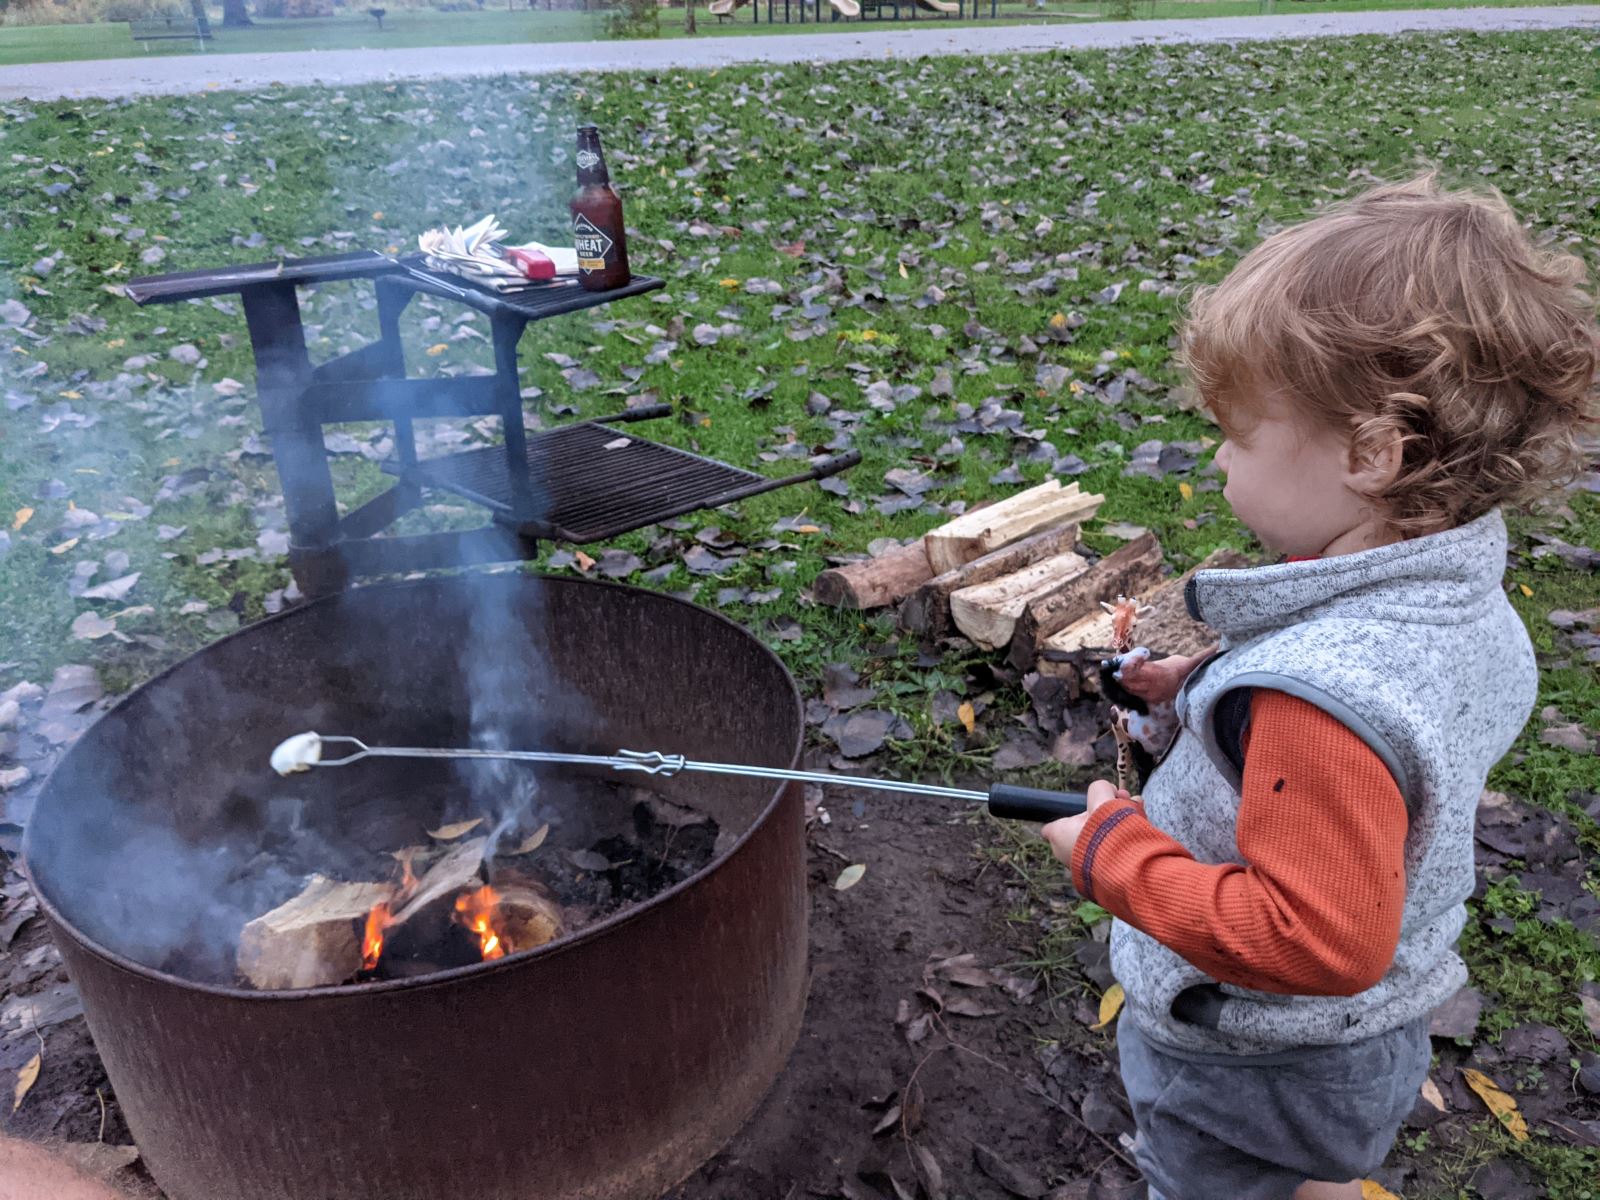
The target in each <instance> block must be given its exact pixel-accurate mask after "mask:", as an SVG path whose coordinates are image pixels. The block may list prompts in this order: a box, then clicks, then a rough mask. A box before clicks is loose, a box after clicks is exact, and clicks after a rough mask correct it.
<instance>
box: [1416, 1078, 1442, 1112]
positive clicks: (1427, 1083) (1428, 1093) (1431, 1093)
mask: <svg viewBox="0 0 1600 1200" xmlns="http://www.w3.org/2000/svg"><path fill="white" fill-rule="evenodd" d="M1422 1098H1423V1099H1424V1100H1426V1101H1427V1102H1428V1103H1429V1104H1431V1105H1433V1107H1434V1108H1436V1109H1438V1110H1439V1111H1440V1112H1446V1111H1448V1109H1447V1106H1446V1105H1445V1102H1444V1093H1443V1092H1441V1091H1440V1090H1439V1085H1438V1084H1437V1083H1435V1082H1434V1081H1433V1077H1432V1076H1431V1075H1430V1076H1429V1077H1428V1078H1427V1079H1424V1080H1423V1081H1422Z"/></svg>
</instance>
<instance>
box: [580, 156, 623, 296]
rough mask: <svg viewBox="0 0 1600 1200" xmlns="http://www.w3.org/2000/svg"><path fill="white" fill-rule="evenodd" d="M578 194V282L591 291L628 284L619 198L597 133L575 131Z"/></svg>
mask: <svg viewBox="0 0 1600 1200" xmlns="http://www.w3.org/2000/svg"><path fill="white" fill-rule="evenodd" d="M577 157H578V194H577V195H575V196H574V197H573V198H572V236H573V240H574V243H575V244H576V246H577V250H578V282H580V283H582V284H583V286H584V287H586V288H588V289H589V290H590V291H591V292H599V291H605V290H606V289H607V288H617V287H621V286H622V285H623V284H625V283H627V282H628V278H629V276H628V235H627V234H626V233H625V232H624V231H623V228H622V199H621V197H619V196H618V195H617V193H616V190H615V189H614V188H613V187H612V186H611V176H610V175H609V174H608V173H607V171H606V160H605V155H603V154H602V153H601V152H600V131H599V130H598V129H596V128H595V127H594V126H593V125H584V126H581V127H580V128H579V129H578V156H577Z"/></svg>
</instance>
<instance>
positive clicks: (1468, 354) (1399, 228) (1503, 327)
mask: <svg viewBox="0 0 1600 1200" xmlns="http://www.w3.org/2000/svg"><path fill="white" fill-rule="evenodd" d="M1585 282H1586V278H1585V270H1584V266H1583V263H1582V262H1581V261H1580V260H1579V259H1578V258H1577V257H1576V256H1574V255H1572V254H1567V253H1562V252H1559V251H1551V250H1543V249H1540V248H1538V247H1537V246H1535V245H1534V243H1533V240H1532V239H1531V238H1530V237H1529V236H1528V234H1527V232H1526V231H1524V230H1523V228H1522V227H1521V225H1520V224H1519V223H1518V221H1517V218H1516V214H1515V213H1513V212H1512V211H1511V207H1510V206H1509V205H1508V204H1507V203H1506V202H1505V200H1504V199H1503V198H1502V197H1501V196H1500V195H1499V193H1497V192H1474V191H1449V190H1445V189H1443V188H1441V187H1440V185H1439V181H1438V178H1437V176H1436V175H1434V174H1433V173H1431V172H1430V173H1428V174H1425V175H1422V176H1419V177H1418V178H1415V179H1412V180H1410V181H1408V182H1405V183H1397V184H1390V185H1387V186H1383V187H1378V188H1374V189H1372V190H1371V191H1368V192H1365V193H1363V194H1362V195H1360V196H1357V197H1355V198H1354V199H1352V200H1348V201H1346V202H1344V203H1342V204H1339V205H1337V206H1335V207H1333V208H1330V209H1329V210H1328V211H1327V212H1325V213H1323V214H1321V215H1319V216H1317V217H1315V218H1313V219H1312V220H1309V221H1307V222H1305V223H1304V224H1301V225H1296V226H1293V227H1291V228H1288V229H1284V230H1281V231H1280V232H1278V233H1275V234H1273V235H1272V236H1271V237H1269V238H1268V239H1267V240H1266V241H1264V242H1262V243H1261V244H1260V245H1259V246H1257V247H1256V248H1255V249H1254V250H1252V251H1250V253H1249V254H1247V255H1246V256H1245V257H1244V259H1243V260H1242V261H1241V262H1240V263H1239V265H1238V266H1237V267H1236V268H1235V269H1234V270H1233V271H1232V272H1231V273H1230V274H1229V275H1228V276H1227V278H1226V279H1224V280H1223V281H1222V282H1221V283H1220V284H1217V285H1216V286H1214V287H1206V288H1201V289H1199V290H1198V291H1197V293H1196V294H1195V296H1194V298H1193V301H1192V303H1191V305H1190V309H1189V316H1188V319H1187V321H1186V322H1185V324H1184V328H1183V331H1182V337H1181V357H1182V362H1183V365H1184V367H1185V369H1186V370H1187V372H1188V374H1189V376H1190V378H1191V380H1192V381H1193V383H1194V385H1195V387H1196V389H1197V390H1198V392H1199V394H1200V398H1201V399H1202V400H1203V401H1204V402H1205V404H1206V405H1207V407H1208V408H1209V409H1210V410H1211V412H1212V413H1213V415H1215V416H1216V418H1217V420H1218V422H1219V424H1221V426H1222V428H1223V429H1224V430H1225V431H1227V432H1229V433H1230V435H1237V434H1239V433H1244V434H1245V435H1246V436H1247V435H1248V426H1249V422H1250V419H1251V417H1252V416H1253V415H1254V414H1253V413H1252V412H1251V411H1249V400H1248V398H1249V397H1251V396H1261V395H1264V394H1270V393H1277V394H1280V395H1283V396H1285V397H1286V398H1287V399H1288V400H1289V401H1290V402H1291V404H1292V407H1293V409H1294V410H1295V411H1296V412H1297V413H1302V414H1304V415H1305V416H1306V417H1308V418H1310V419H1311V420H1312V421H1314V422H1315V423H1316V424H1318V425H1320V426H1322V427H1324V428H1329V429H1333V430H1336V431H1339V432H1341V433H1343V434H1346V435H1348V436H1349V437H1350V440H1351V449H1352V453H1353V454H1355V455H1357V456H1362V455H1363V454H1365V453H1367V452H1370V451H1371V450H1373V449H1376V448H1378V447H1382V446H1384V445H1387V444H1390V443H1391V442H1392V441H1393V439H1395V438H1397V437H1398V439H1399V441H1400V445H1401V447H1402V456H1401V468H1400V473H1399V476H1398V477H1397V478H1396V479H1395V481H1394V483H1393V484H1392V485H1391V486H1390V487H1388V488H1386V489H1385V490H1384V491H1383V492H1382V493H1381V494H1380V495H1377V496H1374V497H1372V499H1373V500H1374V501H1375V502H1377V503H1378V504H1379V505H1380V507H1381V510H1382V511H1383V513H1384V516H1385V518H1386V520H1387V521H1388V523H1389V524H1390V525H1391V527H1392V528H1393V529H1394V530H1395V531H1396V532H1397V533H1398V534H1400V535H1401V536H1404V537H1413V536H1416V535H1419V534H1422V533H1427V532H1431V531H1434V530H1438V529H1444V528H1449V527H1451V526H1454V525H1459V524H1462V523H1464V522H1467V521H1471V520H1473V519H1474V518H1476V517H1479V516H1482V515H1483V514H1484V513H1486V512H1488V511H1489V510H1490V509H1493V508H1495V507H1496V506H1498V505H1503V504H1514V503H1519V502H1526V501H1528V500H1531V499H1533V498H1534V497H1536V496H1537V495H1539V494H1541V493H1543V492H1545V491H1548V490H1551V489H1553V488H1555V487H1558V486H1560V484H1562V483H1563V482H1565V481H1567V480H1569V479H1570V478H1572V477H1573V476H1574V475H1575V474H1576V473H1577V472H1579V471H1580V470H1581V469H1582V465H1583V456H1582V454H1581V452H1580V448H1579V441H1578V438H1579V435H1580V432H1581V430H1582V427H1583V426H1584V425H1585V424H1588V423H1590V422H1592V421H1594V420H1595V403H1594V402H1595V395H1596V391H1595V382H1596V370H1597V367H1600V329H1597V327H1596V324H1595V302H1594V300H1593V299H1592V298H1591V296H1590V295H1589V294H1588V293H1587V292H1586V291H1585V290H1584V288H1585Z"/></svg>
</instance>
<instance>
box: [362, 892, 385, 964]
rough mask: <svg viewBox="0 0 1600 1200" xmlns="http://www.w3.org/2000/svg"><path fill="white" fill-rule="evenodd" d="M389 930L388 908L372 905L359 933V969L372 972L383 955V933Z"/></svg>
mask: <svg viewBox="0 0 1600 1200" xmlns="http://www.w3.org/2000/svg"><path fill="white" fill-rule="evenodd" d="M387 928H389V906H388V905H387V904H382V903H379V904H374V905H373V906H372V911H371V912H369V913H368V914H367V924H366V928H365V929H363V930H362V933H361V969H362V970H363V971H371V970H374V969H375V968H376V967H377V965H378V959H379V958H381V957H382V955H383V931H384V930H386V929H387Z"/></svg>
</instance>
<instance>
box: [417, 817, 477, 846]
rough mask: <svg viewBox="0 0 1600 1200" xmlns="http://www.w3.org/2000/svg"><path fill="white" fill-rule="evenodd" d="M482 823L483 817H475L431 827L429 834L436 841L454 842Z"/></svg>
mask: <svg viewBox="0 0 1600 1200" xmlns="http://www.w3.org/2000/svg"><path fill="white" fill-rule="evenodd" d="M482 824H483V818H482V817H473V818H472V820H470V821H457V822H455V823H454V824H451V825H441V826H439V828H437V829H430V830H428V836H429V837H431V838H432V839H433V840H434V841H436V842H453V841H455V840H456V839H457V838H458V837H460V836H461V835H462V834H464V833H468V832H470V831H471V830H474V829H476V828H477V827H478V826H479V825H482Z"/></svg>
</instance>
